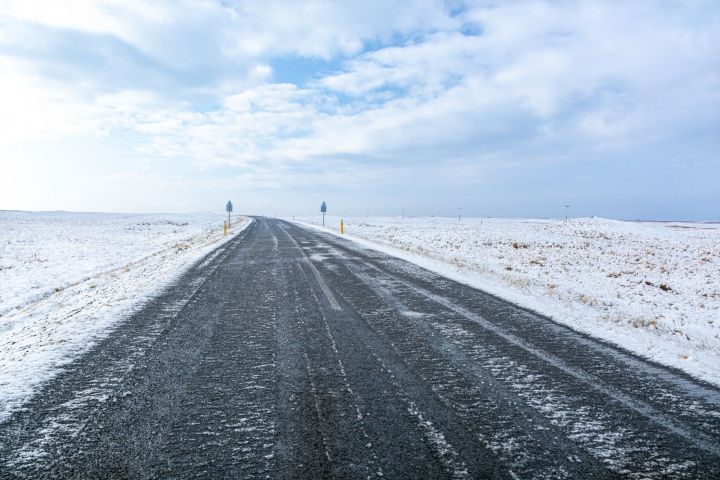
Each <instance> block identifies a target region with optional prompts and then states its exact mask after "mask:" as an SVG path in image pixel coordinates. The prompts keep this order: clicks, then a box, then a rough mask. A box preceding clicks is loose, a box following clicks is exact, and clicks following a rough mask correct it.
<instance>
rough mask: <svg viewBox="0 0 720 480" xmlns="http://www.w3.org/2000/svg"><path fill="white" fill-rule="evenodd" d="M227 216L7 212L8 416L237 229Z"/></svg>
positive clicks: (2, 337) (1, 218)
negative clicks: (229, 229)
mask: <svg viewBox="0 0 720 480" xmlns="http://www.w3.org/2000/svg"><path fill="white" fill-rule="evenodd" d="M223 218H224V217H223V216H222V215H216V214H210V213H208V214H187V215H174V214H153V215H125V214H97V213H67V212H42V213H34V212H12V211H0V421H2V420H3V419H4V418H7V416H8V415H9V414H10V413H11V412H12V410H13V409H15V408H17V407H18V406H19V405H20V404H21V403H22V402H23V400H24V399H26V398H27V397H28V396H29V395H30V394H32V392H33V391H34V388H36V387H37V386H38V385H39V384H41V383H42V382H44V381H46V380H47V379H49V378H50V377H51V376H52V375H53V374H55V373H56V372H57V371H58V369H59V368H61V367H62V365H64V364H66V363H67V362H69V361H70V360H72V359H73V358H75V357H76V356H77V355H79V354H81V353H83V352H84V351H86V350H87V349H88V348H89V347H90V346H91V345H92V344H93V342H94V341H95V340H97V339H98V338H100V337H102V336H103V335H104V334H106V333H107V332H108V331H109V329H111V328H112V327H113V326H114V325H115V324H117V322H118V321H119V320H121V319H122V318H124V317H126V316H127V315H128V314H129V313H131V312H132V311H134V309H135V308H137V307H138V306H139V305H141V304H142V302H143V300H145V299H147V298H148V297H150V296H152V295H154V294H157V293H158V291H159V290H160V289H161V288H162V287H163V286H164V285H167V284H168V283H169V282H171V281H172V280H173V279H174V278H177V276H178V275H179V274H180V273H182V272H183V271H184V270H185V269H186V268H187V267H188V266H190V265H191V264H192V263H193V262H194V261H196V260H197V259H199V258H200V257H201V256H202V255H204V254H206V253H208V252H209V251H210V250H212V249H213V248H214V247H216V246H217V245H218V244H219V243H220V242H222V241H225V240H226V239H228V238H230V236H228V237H224V236H223V234H222V222H223ZM247 224H248V220H247V219H244V218H240V219H238V221H237V224H236V225H237V226H236V227H235V228H234V229H233V233H235V232H237V231H239V230H240V229H242V228H244V226H246V225H247Z"/></svg>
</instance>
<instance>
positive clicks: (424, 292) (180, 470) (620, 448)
mask: <svg viewBox="0 0 720 480" xmlns="http://www.w3.org/2000/svg"><path fill="white" fill-rule="evenodd" d="M381 476H382V477H387V478H566V477H568V478H614V477H627V478H668V477H672V478H684V477H687V478H718V477H720V390H718V389H717V388H715V387H713V386H711V385H709V384H703V383H699V382H697V381H695V380H693V379H692V378H690V377H689V376H687V375H685V374H684V373H681V372H679V371H676V370H671V369H668V368H666V367H662V366H659V365H656V364H652V363H649V362H647V361H645V360H642V359H640V358H638V357H636V356H633V355H631V354H629V353H626V352H625V351H622V350H620V349H618V348H616V347H614V346H611V345H609V344H605V343H602V342H599V341H597V340H593V339H591V338H589V337H587V336H584V335H582V334H579V333H576V332H574V331H572V330H570V329H568V328H567V327H564V326H561V325H559V324H557V323H554V322H552V321H550V320H548V319H547V318H545V317H542V316H540V315H538V314H535V313H532V312H530V311H528V310H525V309H522V308H520V307H517V306H514V305H513V304H510V303H508V302H506V301H503V300H500V299H498V298H497V297H494V296H492V295H489V294H486V293H483V292H481V291H479V290H475V289H473V288H470V287H468V286H465V285H462V284H460V283H457V282H454V281H451V280H448V279H446V278H443V277H440V276H438V275H436V274H433V273H430V272H428V271H426V270H423V269H421V268H419V267H417V266H414V265H412V264H409V263H407V262H404V261H401V260H398V259H396V258H393V257H390V256H387V255H385V254H382V253H378V252H373V251H368V250H366V249H363V248H362V247H359V246H357V245H356V244H353V243H350V242H347V241H345V240H342V239H338V238H336V237H335V236H332V235H329V234H324V233H318V232H315V231H310V230H306V229H303V228H301V227H298V226H296V225H293V224H290V223H287V222H282V221H278V220H269V219H262V218H260V219H256V221H255V222H254V223H253V224H252V225H251V226H250V227H248V228H247V229H246V230H245V231H243V232H242V233H240V234H239V235H238V236H237V237H236V238H234V239H233V240H231V241H230V242H228V243H226V244H224V245H223V246H222V247H220V248H219V250H216V251H215V252H213V253H212V254H210V255H209V256H208V258H207V260H206V261H202V262H199V263H198V264H197V265H195V266H194V267H192V268H191V269H190V270H189V271H187V273H186V274H185V275H184V276H182V277H180V278H178V279H177V280H175V281H174V282H173V284H172V285H170V286H169V287H168V288H167V289H166V290H165V291H164V292H163V293H162V294H161V295H159V296H158V297H156V298H155V299H153V300H152V301H150V302H149V303H148V304H146V305H145V306H144V307H143V308H142V309H141V310H139V311H138V312H137V313H135V314H134V315H132V316H131V317H130V318H129V319H128V320H127V321H126V322H124V323H123V324H121V325H120V326H119V327H118V328H117V329H115V330H114V332H113V333H112V334H110V335H109V336H108V337H107V338H106V339H105V340H103V341H102V342H100V343H98V344H97V345H96V346H95V347H94V348H92V349H91V350H90V351H89V352H88V353H86V354H84V355H83V356H82V357H80V358H79V359H77V360H76V361H75V362H73V363H71V364H70V365H68V366H67V368H66V369H65V371H64V372H62V373H61V374H59V375H57V376H56V377H55V378H54V379H53V380H51V381H50V382H49V383H47V384H46V386H45V387H44V388H43V389H42V390H41V391H40V393H39V394H37V395H36V396H35V397H33V399H32V400H31V401H30V402H29V403H28V404H26V405H25V408H24V409H22V410H20V411H17V412H15V413H14V414H13V415H12V416H11V417H10V418H9V420H7V421H6V422H4V423H3V424H0V477H2V478H47V477H60V478H73V477H75V478H95V477H103V478H126V477H135V478H167V477H172V478H195V477H203V478H267V477H270V478H307V479H316V478H333V477H334V478H366V477H381Z"/></svg>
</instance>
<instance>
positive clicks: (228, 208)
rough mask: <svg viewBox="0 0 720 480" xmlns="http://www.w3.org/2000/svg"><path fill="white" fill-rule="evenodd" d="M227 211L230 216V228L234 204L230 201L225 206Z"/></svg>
mask: <svg viewBox="0 0 720 480" xmlns="http://www.w3.org/2000/svg"><path fill="white" fill-rule="evenodd" d="M225 211H226V212H227V214H228V227H230V214H231V213H232V211H233V204H232V202H231V201H230V200H228V202H227V205H225Z"/></svg>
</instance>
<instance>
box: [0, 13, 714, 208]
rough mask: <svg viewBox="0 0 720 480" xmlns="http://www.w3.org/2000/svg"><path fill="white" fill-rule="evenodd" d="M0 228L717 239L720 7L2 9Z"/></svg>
mask: <svg viewBox="0 0 720 480" xmlns="http://www.w3.org/2000/svg"><path fill="white" fill-rule="evenodd" d="M0 169H1V170H0V209H28V210H44V209H65V210H81V211H130V212H135V211H206V210H222V208H223V206H224V203H225V201H226V200H227V199H228V198H232V199H233V200H234V202H235V203H236V205H237V206H238V207H239V210H240V211H243V212H248V213H261V214H269V215H292V214H297V215H301V214H309V213H314V212H315V211H316V210H318V208H319V204H320V202H321V201H322V200H326V201H327V202H328V205H329V207H330V211H331V212H333V213H336V214H345V213H346V212H347V214H349V215H366V214H368V213H369V214H370V215H373V214H399V213H400V212H401V211H402V209H403V208H404V209H406V211H407V213H408V214H414V215H419V214H434V215H443V214H444V215H453V214H456V213H457V208H458V207H463V212H464V213H466V214H469V215H487V216H539V217H557V216H560V215H562V214H563V211H564V208H563V204H565V203H569V204H571V205H572V207H571V213H572V214H574V215H578V216H580V215H582V216H589V215H600V216H607V217H614V218H625V219H635V218H643V219H689V220H703V219H712V220H720V2H718V1H717V0H708V1H702V0H699V1H693V0H688V1H661V0H652V1H632V2H621V1H617V2H615V1H603V2H593V1H584V2H580V1H578V2H570V1H561V0H559V1H548V2H543V1H528V2H526V1H477V2H464V1H459V0H458V1H453V0H446V1H444V2H443V1H431V0H408V1H405V0H360V1H357V2H354V1H339V0H338V1H332V0H327V1H314V0H306V1H297V0H287V1H285V0H262V1H261V0H256V1H243V0H195V1H191V0H147V1H142V0H64V1H62V2H54V1H46V0H17V1H15V0H2V2H0Z"/></svg>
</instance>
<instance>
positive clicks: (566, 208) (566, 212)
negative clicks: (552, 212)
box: [565, 205, 570, 222]
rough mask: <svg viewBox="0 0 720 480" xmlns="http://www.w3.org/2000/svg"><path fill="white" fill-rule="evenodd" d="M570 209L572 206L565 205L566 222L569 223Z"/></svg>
mask: <svg viewBox="0 0 720 480" xmlns="http://www.w3.org/2000/svg"><path fill="white" fill-rule="evenodd" d="M568 208H570V205H565V221H566V222H567V219H568Z"/></svg>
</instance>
